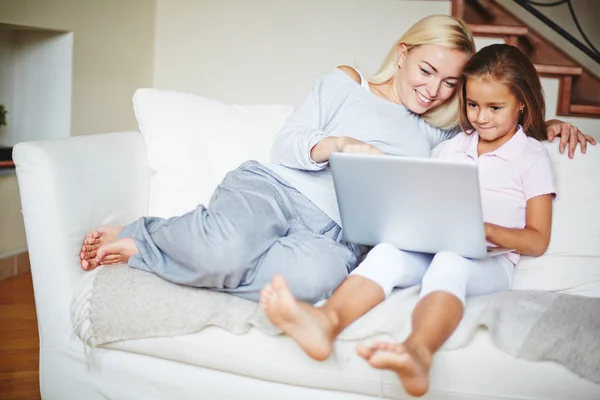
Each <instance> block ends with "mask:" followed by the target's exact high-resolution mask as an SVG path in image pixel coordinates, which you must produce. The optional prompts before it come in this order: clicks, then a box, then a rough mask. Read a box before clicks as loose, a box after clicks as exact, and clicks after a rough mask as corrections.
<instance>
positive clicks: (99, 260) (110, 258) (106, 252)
mask: <svg viewBox="0 0 600 400" xmlns="http://www.w3.org/2000/svg"><path fill="white" fill-rule="evenodd" d="M137 253H139V251H138V249H137V246H136V245H135V242H134V241H133V239H132V238H123V239H119V240H117V241H116V242H113V243H109V244H105V245H103V246H100V248H99V249H98V251H97V254H96V259H95V260H94V261H95V262H96V264H97V265H110V264H120V263H127V261H129V259H130V258H131V257H132V256H134V255H136V254H137Z"/></svg>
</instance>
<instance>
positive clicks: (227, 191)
mask: <svg viewBox="0 0 600 400" xmlns="http://www.w3.org/2000/svg"><path fill="white" fill-rule="evenodd" d="M474 53H475V45H474V42H473V38H472V37H471V34H470V32H469V30H468V28H467V27H466V25H465V24H464V23H463V22H462V21H460V20H458V19H455V18H453V17H449V16H443V15H436V16H430V17H427V18H424V19H423V20H421V21H419V22H417V23H416V24H415V25H414V26H413V27H411V28H410V29H409V30H408V31H407V32H406V34H405V35H404V36H403V37H402V38H401V39H400V40H399V41H398V43H397V44H396V45H395V46H394V48H393V49H392V51H391V52H390V54H389V55H388V57H387V58H386V60H385V62H384V63H383V66H382V68H381V70H380V72H379V73H378V74H377V75H376V76H375V77H373V78H372V79H371V82H367V81H366V80H364V79H362V77H361V76H360V74H359V73H358V72H357V71H355V70H353V69H352V68H350V67H340V68H336V69H334V70H333V71H331V72H330V73H329V74H327V75H325V76H324V77H322V78H321V79H320V80H319V81H318V82H317V84H316V85H315V87H314V88H313V90H312V92H311V93H310V94H309V96H308V98H307V99H306V100H305V102H304V103H303V104H302V105H301V106H300V107H299V108H298V109H297V110H296V112H295V113H294V115H293V116H292V117H291V118H290V119H289V120H288V121H287V122H286V124H285V125H284V127H283V128H282V129H281V131H280V132H279V134H278V137H277V139H276V141H275V144H274V146H273V152H272V156H273V161H274V164H273V165H266V166H265V165H261V164H259V163H257V162H253V161H251V162H247V163H244V164H243V165H242V166H240V167H239V168H238V169H236V170H235V171H232V172H230V173H229V174H228V175H227V176H226V177H225V179H224V180H223V182H222V183H221V184H220V185H219V187H218V188H217V189H216V191H215V193H214V195H213V197H212V199H211V201H210V203H209V205H208V208H207V207H204V206H202V205H200V206H198V208H197V209H196V210H194V211H192V212H190V213H187V214H185V215H183V216H181V217H175V218H170V219H166V220H165V219H162V218H155V217H147V218H141V219H139V220H137V221H135V222H133V223H132V224H130V225H127V226H125V227H102V228H99V229H98V230H96V231H94V232H91V233H90V234H89V235H88V237H87V238H86V240H85V242H84V245H83V247H82V251H81V266H82V268H83V269H84V270H90V269H93V268H95V267H96V266H97V265H110V264H115V263H120V262H127V263H128V264H129V265H130V266H131V267H134V268H139V269H142V270H145V271H149V272H153V273H155V274H157V275H159V276H161V277H163V278H164V279H167V280H169V281H171V282H175V283H179V284H184V285H189V286H195V287H205V288H212V289H214V290H219V291H225V292H229V293H232V294H235V295H238V296H241V297H244V298H247V299H251V300H255V301H256V300H257V299H258V296H259V292H260V289H261V288H262V287H263V286H264V285H265V284H267V283H268V282H269V281H270V280H271V278H272V277H273V276H274V275H276V274H279V275H282V276H283V277H284V278H285V280H286V281H287V282H288V284H289V287H290V290H291V292H292V293H293V294H294V296H296V298H298V299H301V300H304V301H308V302H316V301H318V300H321V299H323V298H325V297H328V296H329V295H330V294H331V292H332V291H333V289H335V288H336V287H337V286H338V285H339V284H340V283H341V282H342V280H343V279H344V278H345V277H346V276H347V275H348V273H349V272H350V271H352V270H353V269H354V268H355V267H356V263H357V260H358V258H359V256H360V255H361V253H362V252H363V250H364V249H363V247H361V246H356V245H352V244H349V243H347V242H345V241H344V239H343V234H342V229H341V227H340V222H339V221H340V218H339V214H338V210H337V203H336V199H335V192H334V188H333V181H332V178H331V174H330V172H329V168H327V161H328V159H329V155H330V154H331V153H332V152H334V151H341V152H367V153H380V152H384V153H389V154H396V155H405V156H415V157H419V156H422V157H427V156H429V154H430V150H431V149H432V148H433V147H434V146H435V145H437V144H438V143H440V142H441V141H443V140H446V139H449V138H451V137H453V136H454V135H455V134H456V133H457V132H458V130H457V129H456V128H457V127H458V114H459V112H458V111H459V110H458V103H457V96H456V93H455V92H456V90H455V88H456V85H457V81H458V77H459V76H460V73H461V70H462V68H463V66H464V64H465V63H466V62H467V60H468V59H469V57H471V56H472V55H473V54H474ZM570 129H571V127H570V125H569V124H561V123H560V121H550V123H549V124H548V136H549V138H552V137H553V136H554V135H556V134H557V133H558V132H559V131H560V130H562V131H563V132H562V133H563V134H565V133H569V134H570V135H565V136H569V137H570V138H571V139H570V140H571V142H572V144H573V145H575V144H576V143H577V140H579V141H580V143H582V145H584V144H585V141H586V137H584V136H583V135H578V134H577V132H573V133H571V132H570ZM565 130H566V132H565ZM573 137H574V139H573ZM562 140H566V139H565V138H563V139H562ZM588 140H590V141H591V139H589V138H588Z"/></svg>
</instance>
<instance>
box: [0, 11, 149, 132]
mask: <svg viewBox="0 0 600 400" xmlns="http://www.w3.org/2000/svg"><path fill="white" fill-rule="evenodd" d="M154 11H155V1H154V0H0V23H5V24H12V25H20V26H29V27H38V28H43V29H49V30H57V31H67V32H73V40H74V42H73V76H72V85H73V86H72V104H73V108H72V118H71V132H70V133H71V134H72V135H83V134H92V133H103V132H116V131H124V130H133V129H136V128H137V123H136V121H135V117H134V115H133V112H132V107H131V96H132V95H133V92H134V91H135V89H136V88H138V87H148V86H151V85H152V68H153V50H154V15H155V14H154ZM33 117H35V116H33Z"/></svg>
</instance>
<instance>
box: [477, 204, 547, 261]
mask: <svg viewBox="0 0 600 400" xmlns="http://www.w3.org/2000/svg"><path fill="white" fill-rule="evenodd" d="M552 198H553V195H552V194H544V195H541V196H536V197H532V198H531V199H529V200H527V206H526V211H525V228H523V229H516V228H505V227H503V226H500V225H495V224H490V223H487V222H486V223H485V237H486V239H487V240H489V241H490V242H492V243H494V244H496V245H498V246H500V247H507V248H509V249H515V250H516V252H517V253H519V254H523V255H527V256H535V257H537V256H541V255H542V254H544V252H545V251H546V249H547V248H548V243H550V230H551V228H552Z"/></svg>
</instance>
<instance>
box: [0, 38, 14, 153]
mask: <svg viewBox="0 0 600 400" xmlns="http://www.w3.org/2000/svg"><path fill="white" fill-rule="evenodd" d="M0 54H1V55H2V56H1V57H0V104H3V105H4V106H5V107H6V109H7V110H8V112H9V115H7V118H11V117H12V115H10V112H11V110H12V109H13V107H12V105H13V80H14V79H13V72H14V58H13V43H12V32H11V31H7V30H3V29H0ZM11 130H12V126H11V125H8V126H3V127H0V145H6V143H10V141H11V140H12V132H11Z"/></svg>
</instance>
